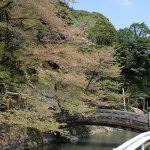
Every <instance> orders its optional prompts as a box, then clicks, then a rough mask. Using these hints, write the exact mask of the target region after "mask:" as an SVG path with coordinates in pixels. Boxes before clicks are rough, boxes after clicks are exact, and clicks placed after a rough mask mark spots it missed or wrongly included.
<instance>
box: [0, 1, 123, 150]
mask: <svg viewBox="0 0 150 150" xmlns="http://www.w3.org/2000/svg"><path fill="white" fill-rule="evenodd" d="M97 25H100V27H102V28H100V29H99V31H100V32H99V33H101V34H100V35H99V34H97V35H96V36H95V34H94V35H93V34H91V33H93V32H94V30H95V27H97ZM103 29H104V30H103ZM91 31H92V32H91ZM102 31H105V34H104V33H103V32H102ZM112 33H113V34H112ZM109 34H111V35H113V36H112V37H110V38H109V39H108V36H109ZM101 36H102V37H101ZM98 38H99V40H97V39H98ZM100 39H103V40H100ZM115 40H116V30H115V28H114V26H113V25H112V24H111V23H110V22H109V20H108V19H107V18H106V17H105V16H103V15H102V14H99V13H89V12H85V11H76V10H72V9H70V8H69V7H68V6H67V5H66V4H65V3H63V2H60V1H57V0H43V1H40V0H14V1H1V2H0V92H1V94H0V110H1V112H0V126H1V128H3V127H5V130H6V131H5V132H7V135H6V134H3V135H1V136H0V140H1V141H2V142H1V143H2V146H3V147H5V148H6V147H9V146H10V147H11V146H12V145H11V144H12V143H11V140H12V139H13V138H14V135H13V134H11V133H10V129H12V131H13V130H14V132H17V133H15V134H16V135H15V139H18V138H19V137H20V135H19V133H20V130H21V129H22V128H23V129H24V134H25V136H23V137H22V138H21V139H20V140H19V141H18V143H19V146H20V145H21V146H22V143H24V141H25V140H26V139H28V138H29V139H30V138H31V137H30V134H31V136H32V134H33V133H32V131H33V132H34V131H36V134H35V136H36V135H38V134H39V133H43V132H56V131H57V132H59V133H60V134H61V135H66V134H67V135H69V131H66V129H63V128H62V127H63V126H64V124H65V122H64V123H60V122H59V121H58V120H57V119H56V114H59V113H61V112H62V111H63V110H66V111H68V113H69V114H70V115H71V114H75V113H82V114H83V115H84V114H85V112H88V111H89V110H91V109H94V108H95V107H102V108H103V107H104V108H119V109H122V96H121V93H120V91H119V89H120V87H121V84H122V83H121V82H120V72H121V70H120V67H119V65H118V64H117V62H116V60H115V57H114V55H115V50H114V48H113V44H114V43H115ZM6 126H7V127H6ZM32 129H33V130H32ZM26 130H27V133H26ZM9 136H10V137H9ZM33 136H34V135H33ZM8 137H9V138H10V142H9V143H8V142H7V139H8ZM30 140H31V141H32V140H33V139H32V138H31V139H30ZM0 149H1V148H0Z"/></svg>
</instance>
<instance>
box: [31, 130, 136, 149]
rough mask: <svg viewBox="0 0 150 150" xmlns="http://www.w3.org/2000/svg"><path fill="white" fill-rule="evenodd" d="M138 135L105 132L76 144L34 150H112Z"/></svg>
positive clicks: (56, 145) (55, 145) (129, 132)
mask: <svg viewBox="0 0 150 150" xmlns="http://www.w3.org/2000/svg"><path fill="white" fill-rule="evenodd" d="M136 135H137V133H135V132H131V131H123V130H121V131H114V132H112V133H109V132H104V133H99V134H97V135H93V136H90V137H88V138H83V139H80V141H79V142H78V143H76V144H50V145H48V146H44V147H39V148H36V149H32V150H112V149H113V148H116V147H118V146H119V145H120V144H122V143H124V142H125V141H127V140H129V139H130V138H132V137H134V136H136Z"/></svg>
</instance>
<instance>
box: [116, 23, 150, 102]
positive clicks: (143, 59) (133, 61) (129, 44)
mask: <svg viewBox="0 0 150 150" xmlns="http://www.w3.org/2000/svg"><path fill="white" fill-rule="evenodd" d="M118 40H119V45H118V47H117V51H116V56H117V60H118V62H119V63H120V66H121V67H122V74H123V75H124V76H125V78H126V80H125V81H126V82H125V84H126V86H127V87H128V88H130V90H131V89H135V87H136V86H137V87H136V90H133V91H132V90H131V91H132V93H131V94H132V96H133V97H134V98H135V99H138V100H139V99H140V97H141V96H137V94H135V93H136V92H137V91H138V95H143V96H142V97H143V99H144V98H145V97H148V95H149V90H150V80H149V77H150V29H149V28H148V26H147V25H146V24H144V23H134V24H132V25H131V26H130V27H129V28H125V29H121V30H119V31H118ZM142 93H145V94H142ZM137 97H138V98H137Z"/></svg>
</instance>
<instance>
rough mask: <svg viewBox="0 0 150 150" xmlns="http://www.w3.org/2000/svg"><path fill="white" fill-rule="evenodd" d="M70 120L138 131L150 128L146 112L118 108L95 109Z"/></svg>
mask: <svg viewBox="0 0 150 150" xmlns="http://www.w3.org/2000/svg"><path fill="white" fill-rule="evenodd" d="M70 121H71V122H74V123H75V122H76V123H80V124H87V125H88V124H90V125H104V126H113V127H123V128H131V129H135V130H138V131H149V129H150V123H149V122H150V121H149V115H148V114H143V115H139V114H136V113H133V112H127V111H120V110H109V109H96V110H94V111H93V112H92V113H90V115H87V116H82V115H77V116H74V118H72V119H71V120H70Z"/></svg>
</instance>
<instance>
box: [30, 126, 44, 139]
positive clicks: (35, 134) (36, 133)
mask: <svg viewBox="0 0 150 150" xmlns="http://www.w3.org/2000/svg"><path fill="white" fill-rule="evenodd" d="M27 135H28V136H29V138H30V139H31V140H34V139H35V138H39V136H40V135H41V132H40V131H39V130H38V129H37V128H34V127H28V128H27Z"/></svg>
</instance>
